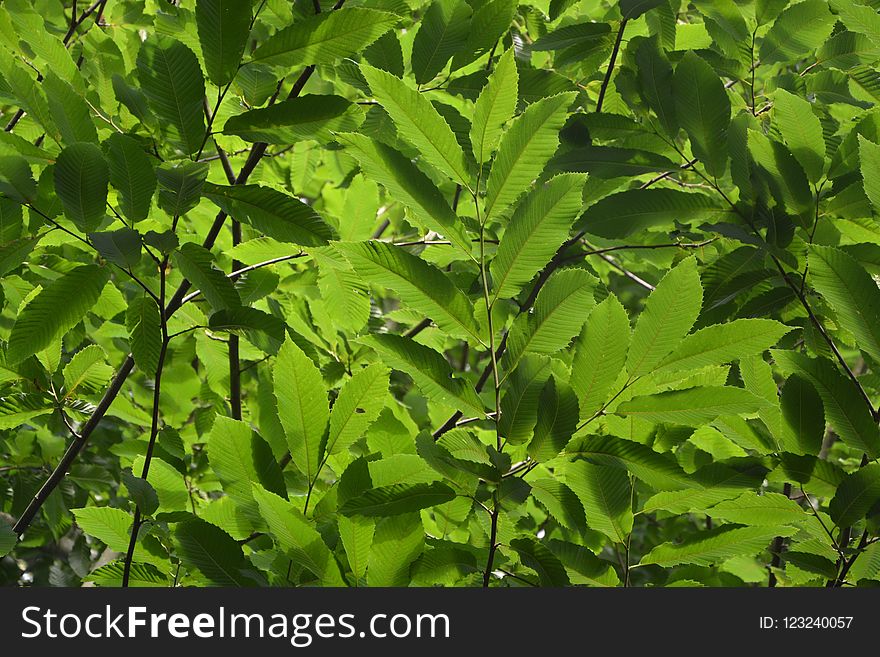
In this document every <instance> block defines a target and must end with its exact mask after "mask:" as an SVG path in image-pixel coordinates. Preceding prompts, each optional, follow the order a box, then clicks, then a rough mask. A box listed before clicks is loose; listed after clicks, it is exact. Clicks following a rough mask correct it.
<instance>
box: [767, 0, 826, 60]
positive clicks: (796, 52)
mask: <svg viewBox="0 0 880 657" xmlns="http://www.w3.org/2000/svg"><path fill="white" fill-rule="evenodd" d="M834 22H835V18H834V16H833V15H832V14H831V12H830V11H828V3H827V2H825V1H824V0H804V1H803V2H798V3H795V4H793V5H791V6H790V7H788V8H787V9H786V10H785V11H783V12H782V13H781V14H780V15H779V16H778V17H777V18H776V20H775V21H774V23H773V26H772V27H771V28H770V31H769V32H767V34H766V35H765V36H764V41H763V42H762V43H761V48H760V50H759V51H758V57H759V58H760V60H761V63H762V64H773V63H776V62H790V61H793V60H795V59H800V58H801V57H803V56H804V55H806V53H808V52H810V51H811V50H813V48H815V46H816V44H819V43H822V42H823V41H825V39H827V38H828V35H829V34H831V30H832V29H833V27H834Z"/></svg>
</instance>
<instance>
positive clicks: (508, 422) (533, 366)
mask: <svg viewBox="0 0 880 657" xmlns="http://www.w3.org/2000/svg"><path fill="white" fill-rule="evenodd" d="M549 376H550V359H549V358H548V357H547V356H537V355H529V354H527V355H525V356H523V358H522V359H521V360H520V363H519V365H518V366H517V367H516V369H515V370H513V372H512V373H511V374H510V376H509V378H508V380H507V381H506V382H505V385H504V386H503V388H504V393H503V396H502V397H501V421H500V422H499V423H498V432H499V433H500V434H501V435H502V436H504V437H505V438H506V439H507V440H508V441H509V442H511V443H514V444H521V443H524V442H526V441H528V440H529V438H532V437H533V435H534V434H533V430H534V428H535V425H536V423H537V421H538V407H539V405H540V398H541V396H542V393H544V387H545V385H546V384H547V380H548V378H549ZM554 393H555V388H554ZM546 394H548V395H549V394H550V392H549V391H548V392H547V393H546ZM566 420H567V419H566ZM554 424H555V423H554ZM547 428H549V427H547ZM552 437H553V436H552V434H551V435H549V436H544V438H552ZM540 442H542V443H543V442H545V441H544V440H543V439H542V440H541V441H540ZM551 444H552V443H551ZM542 451H543V450H542Z"/></svg>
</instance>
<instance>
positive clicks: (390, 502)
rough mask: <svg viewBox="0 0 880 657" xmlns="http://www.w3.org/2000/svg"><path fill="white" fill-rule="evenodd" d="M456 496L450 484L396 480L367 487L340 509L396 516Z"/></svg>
mask: <svg viewBox="0 0 880 657" xmlns="http://www.w3.org/2000/svg"><path fill="white" fill-rule="evenodd" d="M454 498H455V491H454V490H452V489H451V488H450V487H449V486H447V485H446V484H443V483H440V482H434V483H429V484H393V485H391V486H381V487H379V488H371V489H369V490H366V491H364V492H363V493H361V494H360V495H359V496H357V497H353V498H351V499H349V500H347V501H346V502H345V504H343V505H342V506H341V507H340V508H339V512H340V513H341V514H343V515H346V516H352V515H362V516H371V517H375V516H379V517H386V516H396V515H400V514H402V513H410V512H412V511H418V510H420V509H427V508H429V507H432V506H436V505H438V504H443V503H445V502H448V501H450V500H452V499H454Z"/></svg>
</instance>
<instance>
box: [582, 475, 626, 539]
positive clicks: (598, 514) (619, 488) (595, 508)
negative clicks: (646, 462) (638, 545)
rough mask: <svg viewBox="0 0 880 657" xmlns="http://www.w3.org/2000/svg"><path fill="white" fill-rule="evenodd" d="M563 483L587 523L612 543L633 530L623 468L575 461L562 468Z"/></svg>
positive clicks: (623, 537) (624, 537)
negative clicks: (574, 499) (574, 496)
mask: <svg viewBox="0 0 880 657" xmlns="http://www.w3.org/2000/svg"><path fill="white" fill-rule="evenodd" d="M565 483H566V484H568V487H569V488H571V490H573V491H574V492H575V494H576V495H577V496H578V497H579V498H580V500H581V503H582V504H583V505H584V510H585V511H586V515H587V524H588V525H589V526H590V527H591V528H592V529H595V530H596V531H598V532H602V533H603V534H605V535H606V536H607V537H608V538H610V539H611V540H612V541H614V542H615V543H625V542H626V537H627V535H629V533H630V531H632V526H633V514H632V486H631V485H630V479H629V475H628V474H627V472H626V470H624V469H623V468H619V467H615V466H608V465H594V464H592V463H588V462H586V461H575V462H573V463H569V464H568V465H566V466H565Z"/></svg>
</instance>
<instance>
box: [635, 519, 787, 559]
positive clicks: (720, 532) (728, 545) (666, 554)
mask: <svg viewBox="0 0 880 657" xmlns="http://www.w3.org/2000/svg"><path fill="white" fill-rule="evenodd" d="M795 532H797V529H795V528H793V527H760V526H758V527H736V526H730V525H727V526H724V527H718V528H716V529H710V530H704V531H701V532H699V533H697V534H694V535H692V536H688V537H687V538H685V539H684V540H683V541H681V542H680V543H663V544H661V545H658V546H657V547H655V548H654V549H653V550H651V551H650V552H649V553H648V554H646V555H645V556H644V557H642V560H641V561H640V562H639V563H640V564H646V565H647V564H657V565H658V566H663V567H666V568H668V567H670V566H675V565H678V564H695V565H698V566H711V565H712V564H715V563H718V562H720V561H725V560H727V559H729V558H731V557H738V556H753V555H755V554H757V553H758V552H760V551H761V550H765V549H766V548H767V545H769V543H770V542H771V541H772V540H773V539H774V538H775V537H777V536H791V535H792V534H794V533H795Z"/></svg>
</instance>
